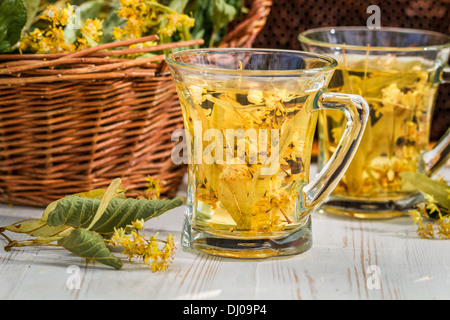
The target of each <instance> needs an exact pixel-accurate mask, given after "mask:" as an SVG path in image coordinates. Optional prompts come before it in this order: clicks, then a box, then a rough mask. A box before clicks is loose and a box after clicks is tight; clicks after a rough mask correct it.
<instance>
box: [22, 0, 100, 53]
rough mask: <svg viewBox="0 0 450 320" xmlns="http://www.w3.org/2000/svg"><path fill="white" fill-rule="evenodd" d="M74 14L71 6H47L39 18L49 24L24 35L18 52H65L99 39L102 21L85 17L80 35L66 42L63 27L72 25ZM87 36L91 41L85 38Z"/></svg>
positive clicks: (83, 47)
mask: <svg viewBox="0 0 450 320" xmlns="http://www.w3.org/2000/svg"><path fill="white" fill-rule="evenodd" d="M73 16H74V9H73V6H71V5H68V6H67V8H64V9H58V8H56V7H55V6H52V5H50V6H48V8H47V10H46V11H45V13H44V14H43V15H42V16H41V17H40V18H41V19H44V20H48V21H50V23H51V24H50V26H48V27H47V29H45V30H40V29H39V28H35V29H34V30H33V31H31V32H30V33H29V34H27V35H25V36H24V37H23V38H22V40H21V41H20V44H19V50H20V52H23V51H30V52H34V53H40V54H48V53H67V52H74V51H79V50H82V49H86V48H89V47H91V46H92V45H95V44H96V43H97V42H99V41H100V36H101V35H102V29H103V26H102V21H101V20H99V19H87V20H86V21H85V22H84V24H83V25H82V26H81V28H80V29H81V36H79V37H78V38H77V40H76V41H75V42H74V43H66V39H65V37H64V28H65V27H66V26H69V25H72V22H73V21H72V17H73ZM86 37H88V38H89V39H90V40H91V41H89V40H88V39H86Z"/></svg>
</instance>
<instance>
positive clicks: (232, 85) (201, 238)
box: [166, 49, 368, 259]
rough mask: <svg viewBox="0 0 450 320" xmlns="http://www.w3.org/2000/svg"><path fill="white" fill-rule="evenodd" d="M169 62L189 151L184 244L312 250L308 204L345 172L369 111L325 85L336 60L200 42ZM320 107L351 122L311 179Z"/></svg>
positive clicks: (244, 250) (224, 252) (253, 250)
mask: <svg viewBox="0 0 450 320" xmlns="http://www.w3.org/2000/svg"><path fill="white" fill-rule="evenodd" d="M166 61H167V63H168V66H169V69H170V71H171V73H172V75H173V77H174V80H175V85H176V89H177V92H178V96H179V100H180V104H181V109H182V114H183V119H184V126H185V137H184V138H185V141H186V148H187V154H188V160H189V161H188V164H189V165H188V168H189V170H188V190H187V201H186V212H185V221H184V227H183V235H182V245H183V247H184V248H187V249H194V250H195V251H200V252H203V253H207V254H212V255H218V256H224V257H230V258H248V259H259V258H268V257H274V256H284V255H292V254H297V253H301V252H303V251H306V250H308V249H309V248H310V247H311V239H312V238H311V220H310V214H309V213H310V212H311V210H312V209H313V208H315V207H317V206H318V204H320V203H321V201H322V200H323V199H324V197H326V196H327V195H328V194H329V193H330V192H331V190H332V189H333V188H334V186H335V185H336V183H337V182H338V180H339V178H340V177H341V176H342V174H343V173H344V171H345V169H346V167H347V165H348V163H349V160H350V159H351V158H352V156H353V154H354V153H355V151H356V149H357V146H358V144H359V142H360V139H361V137H362V133H363V130H364V128H365V124H366V122H367V118H368V105H367V103H366V102H365V101H364V99H362V98H361V97H360V96H357V95H347V94H343V93H331V92H327V89H326V88H327V85H328V82H329V80H330V79H331V76H332V74H333V72H334V70H335V68H336V66H337V62H336V60H334V59H332V58H329V57H326V56H322V55H317V54H312V53H306V52H298V51H282V50H269V49H204V50H203V49H195V50H187V51H180V52H177V53H172V54H170V55H168V56H167V57H166ZM322 109H327V110H328V109H331V110H337V111H338V112H341V113H342V114H343V115H344V117H345V118H346V119H347V121H346V122H345V123H344V124H343V125H342V130H343V131H344V133H343V135H342V139H341V141H340V144H339V147H338V148H337V149H336V152H335V153H334V154H333V156H332V157H331V159H330V161H328V163H327V164H326V165H325V167H324V168H323V170H322V171H321V172H320V173H319V174H318V175H317V176H316V177H315V179H314V180H312V181H311V182H310V179H309V168H310V162H311V149H312V144H313V137H314V132H315V127H316V123H317V115H318V112H317V110H322ZM172 156H174V154H172ZM175 161H176V159H175Z"/></svg>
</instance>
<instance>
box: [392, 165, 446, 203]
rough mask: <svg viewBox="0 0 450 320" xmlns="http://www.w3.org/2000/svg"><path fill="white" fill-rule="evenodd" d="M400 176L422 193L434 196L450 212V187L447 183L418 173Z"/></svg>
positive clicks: (403, 173) (406, 173)
mask: <svg viewBox="0 0 450 320" xmlns="http://www.w3.org/2000/svg"><path fill="white" fill-rule="evenodd" d="M400 176H401V177H402V178H403V179H405V180H406V181H408V182H409V183H411V184H412V185H413V186H414V187H416V188H417V190H419V191H420V192H421V193H423V194H428V195H431V196H433V197H434V199H435V200H436V202H437V203H438V204H439V205H440V206H441V207H444V208H445V209H447V211H449V210H450V199H449V198H448V196H449V191H448V189H449V186H448V185H447V184H446V183H442V182H439V181H436V180H433V179H431V178H429V177H427V176H426V175H424V174H421V173H417V172H402V173H400Z"/></svg>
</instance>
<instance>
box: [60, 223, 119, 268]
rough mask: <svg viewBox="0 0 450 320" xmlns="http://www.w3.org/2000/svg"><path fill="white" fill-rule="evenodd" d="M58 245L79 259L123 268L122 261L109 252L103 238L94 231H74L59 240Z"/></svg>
mask: <svg viewBox="0 0 450 320" xmlns="http://www.w3.org/2000/svg"><path fill="white" fill-rule="evenodd" d="M58 245H60V246H62V247H64V248H65V249H66V250H68V251H70V252H72V253H73V254H75V255H77V256H79V257H82V258H85V259H92V260H95V261H98V262H100V263H103V264H105V265H108V266H111V267H113V268H115V269H120V268H122V262H121V261H120V259H119V258H117V257H115V256H114V255H113V254H112V253H111V251H109V249H108V247H107V246H106V244H105V241H104V240H103V238H102V237H101V236H100V235H99V234H98V233H96V232H94V231H89V230H86V229H82V228H80V229H74V230H72V231H71V232H70V233H69V234H68V235H67V236H65V237H63V238H61V239H60V240H58Z"/></svg>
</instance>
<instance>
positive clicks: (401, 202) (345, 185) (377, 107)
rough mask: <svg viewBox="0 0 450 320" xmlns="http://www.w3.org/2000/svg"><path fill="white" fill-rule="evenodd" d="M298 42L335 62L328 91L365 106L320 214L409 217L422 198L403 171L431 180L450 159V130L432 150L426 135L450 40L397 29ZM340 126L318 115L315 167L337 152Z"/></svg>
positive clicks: (337, 119)
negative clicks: (355, 141) (356, 142)
mask: <svg viewBox="0 0 450 320" xmlns="http://www.w3.org/2000/svg"><path fill="white" fill-rule="evenodd" d="M299 40H300V42H301V44H302V47H303V49H305V50H307V51H309V52H315V53H321V54H327V55H330V56H333V57H334V58H335V59H337V60H338V63H339V66H338V68H337V70H336V72H335V74H334V75H333V78H332V80H331V82H330V84H329V88H330V90H333V91H337V92H346V93H352V94H358V95H361V96H362V97H363V98H364V99H365V100H366V101H367V103H368V104H369V107H370V117H369V122H368V124H367V128H366V130H365V132H364V136H363V138H362V141H361V144H360V146H359V149H358V151H357V152H356V154H355V156H354V157H353V160H352V162H351V164H350V166H349V167H348V170H347V171H346V173H345V174H344V175H343V177H342V179H341V181H340V182H339V184H338V185H337V186H336V188H335V189H334V191H333V193H332V194H331V196H330V197H329V198H328V199H327V201H326V203H325V205H324V208H325V210H326V211H327V212H331V213H336V214H341V215H347V216H353V217H358V218H391V217H395V216H399V215H402V214H404V213H406V212H407V210H408V209H410V208H411V206H412V205H413V204H414V203H416V202H417V200H418V198H419V193H418V192H417V190H416V189H415V188H414V186H411V185H408V183H406V181H404V180H402V178H401V173H402V172H405V171H409V172H420V173H424V174H427V175H430V174H432V173H433V172H435V171H436V170H437V169H438V168H439V167H440V166H442V164H444V163H445V162H446V160H447V159H448V156H449V150H450V130H447V132H446V133H445V135H444V136H443V137H442V138H441V140H440V141H439V142H438V143H437V144H436V146H435V147H434V148H432V149H431V148H430V139H429V137H430V127H431V121H432V116H433V109H434V104H435V98H436V93H437V88H438V85H439V84H440V83H444V82H449V81H450V68H449V67H448V64H447V62H448V57H449V52H450V37H449V36H447V35H444V34H440V33H436V32H430V31H420V30H412V29H401V28H381V29H373V30H371V29H368V28H366V27H335V28H319V29H311V30H307V31H305V32H303V33H302V34H300V36H299ZM345 121H346V119H345V118H344V117H342V116H341V114H339V113H336V112H334V111H333V110H326V111H325V112H322V113H321V114H320V115H319V128H318V136H319V168H320V167H322V166H323V165H324V163H325V162H326V161H327V159H330V158H331V156H332V154H333V152H334V150H335V149H336V147H337V145H338V143H339V139H340V137H341V135H342V130H341V126H342V123H343V122H345ZM430 149H431V150H430Z"/></svg>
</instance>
